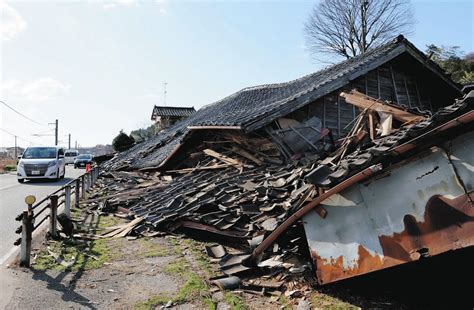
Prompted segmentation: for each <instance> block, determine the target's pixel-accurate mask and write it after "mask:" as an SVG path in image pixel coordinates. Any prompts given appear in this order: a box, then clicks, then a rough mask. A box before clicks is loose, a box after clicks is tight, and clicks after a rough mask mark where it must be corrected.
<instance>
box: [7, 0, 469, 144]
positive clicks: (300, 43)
mask: <svg viewBox="0 0 474 310" xmlns="http://www.w3.org/2000/svg"><path fill="white" fill-rule="evenodd" d="M0 1H2V0H0ZM316 2H317V1H258V2H257V1H172V0H170V1H166V0H158V1H152V0H150V1H140V0H115V1H98V0H84V1H49V2H48V1H8V2H6V3H5V2H3V3H2V2H0V3H2V4H1V5H2V41H1V43H0V44H1V85H0V86H1V90H2V92H1V93H0V99H1V100H4V101H5V102H7V103H8V104H10V105H11V106H13V107H15V108H17V109H18V110H20V111H21V112H23V113H25V114H27V115H28V116H30V117H32V118H34V119H35V120H37V121H38V122H40V123H45V124H46V123H49V122H53V121H54V119H56V118H58V119H59V122H60V126H59V130H60V140H62V141H64V142H67V139H66V135H67V134H68V133H71V134H72V141H73V143H74V141H76V140H77V141H78V143H79V144H80V145H83V146H89V145H95V144H98V143H102V144H106V143H110V142H111V141H112V138H113V137H114V136H115V135H116V134H117V133H118V131H119V130H120V129H124V130H125V131H127V132H129V131H130V130H132V129H136V128H138V127H143V126H147V125H150V124H151V121H150V115H151V111H152V107H153V105H154V104H162V103H163V83H164V82H167V83H168V87H167V88H168V96H167V104H168V105H176V106H194V107H196V108H199V107H201V106H203V105H205V104H208V103H212V102H214V101H216V100H219V99H221V98H222V97H225V96H227V95H229V94H231V93H233V92H235V91H238V90H239V89H241V88H243V87H246V86H252V85H258V84H266V83H274V82H283V81H287V80H291V79H295V78H298V77H300V76H302V75H305V74H308V73H311V72H314V71H316V70H318V69H321V68H322V67H324V66H325V65H324V64H322V63H317V62H315V61H314V60H312V58H311V57H310V56H309V55H308V53H307V51H306V50H305V48H304V34H303V23H304V21H305V20H306V18H307V15H308V14H309V12H310V10H311V8H312V6H313V5H314V4H315V3H316ZM413 7H414V13H415V18H416V20H417V23H416V25H415V29H414V34H413V35H411V36H409V39H410V40H411V41H412V42H413V43H414V44H415V45H416V46H418V47H419V48H421V49H424V48H425V46H426V45H427V44H430V43H434V44H437V45H458V46H460V47H461V49H462V50H464V51H465V52H472V51H474V47H473V41H474V5H473V1H468V0H466V1H428V0H426V1H421V0H420V1H413ZM0 128H3V129H6V130H8V131H9V132H12V133H14V134H17V135H19V136H20V137H22V138H23V140H19V142H20V145H23V146H26V145H28V144H29V142H34V143H37V144H48V143H52V142H53V141H54V139H53V137H51V136H43V137H37V136H33V134H50V133H51V132H50V128H49V127H48V126H47V125H46V126H40V125H37V124H34V123H32V122H29V121H27V120H25V119H23V118H21V117H20V116H18V115H15V114H14V113H13V112H12V111H10V110H8V109H6V108H5V107H4V106H2V108H1V119H0ZM25 140H28V141H29V142H26V141H25ZM12 144H13V138H12V137H10V136H9V135H8V134H5V133H4V132H0V145H1V146H4V145H12Z"/></svg>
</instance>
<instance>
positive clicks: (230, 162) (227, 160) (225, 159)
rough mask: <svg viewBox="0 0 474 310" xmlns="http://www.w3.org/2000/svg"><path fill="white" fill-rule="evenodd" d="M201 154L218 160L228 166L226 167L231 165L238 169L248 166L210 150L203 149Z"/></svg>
mask: <svg viewBox="0 0 474 310" xmlns="http://www.w3.org/2000/svg"><path fill="white" fill-rule="evenodd" d="M203 152H204V154H206V155H208V156H211V157H214V158H217V159H218V160H220V161H222V162H223V163H225V164H228V165H233V166H236V167H239V168H240V167H249V166H248V165H245V164H244V163H243V162H241V161H240V160H237V159H234V158H230V157H227V156H225V155H223V154H221V153H218V152H216V151H213V150H211V149H205V150H204V151H203Z"/></svg>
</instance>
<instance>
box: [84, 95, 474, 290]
mask: <svg viewBox="0 0 474 310" xmlns="http://www.w3.org/2000/svg"><path fill="white" fill-rule="evenodd" d="M341 96H342V97H345V99H346V101H347V102H349V103H351V104H354V105H356V106H358V107H359V108H360V113H359V115H358V116H357V117H356V118H355V120H354V121H353V123H352V124H351V126H352V129H351V130H350V132H349V134H348V135H347V136H346V137H344V138H342V139H341V140H339V141H338V142H337V143H336V148H335V149H334V150H332V149H328V148H324V149H321V151H320V152H318V153H313V154H308V153H305V154H299V155H297V156H293V157H292V158H290V160H286V159H285V157H284V156H283V154H282V152H281V150H280V147H279V143H278V141H276V140H275V139H274V137H269V138H265V137H261V136H252V135H243V134H242V133H235V132H232V131H216V132H215V133H214V134H213V135H211V136H207V138H208V140H204V141H201V143H199V144H198V145H197V146H196V147H194V148H193V149H192V152H187V153H186V154H185V156H183V155H181V159H180V161H179V163H178V164H177V165H176V166H175V167H174V168H173V169H168V170H165V171H152V170H148V171H133V172H130V171H103V172H102V174H101V179H100V180H99V184H98V185H97V187H96V189H95V192H94V194H93V195H91V196H90V197H89V200H90V201H96V202H97V203H98V206H99V209H100V210H101V211H103V212H114V213H116V214H117V215H118V216H122V217H128V218H130V219H132V220H133V225H131V226H128V229H127V231H126V234H131V235H135V236H153V235H156V234H157V232H185V233H187V234H188V235H190V236H192V237H198V236H199V237H205V238H210V239H211V240H214V241H217V242H218V243H219V244H223V245H226V246H231V247H234V248H238V249H239V252H235V251H234V252H233V253H228V252H227V250H226V248H224V247H223V246H222V245H216V246H213V247H208V248H207V249H206V251H207V253H208V254H209V256H210V257H211V259H212V260H214V261H216V262H218V263H219V265H220V269H221V271H222V272H223V273H224V274H225V275H227V276H228V277H225V278H221V279H214V283H215V284H216V285H217V286H219V287H221V288H234V287H238V286H239V285H241V281H242V279H244V281H245V285H247V286H248V285H250V286H252V285H253V286H257V287H260V288H262V287H264V288H266V289H271V290H272V289H273V290H277V289H278V288H279V287H281V285H282V283H283V282H281V281H284V280H285V279H292V276H293V275H301V274H302V273H304V272H305V271H308V270H311V269H312V268H314V267H313V266H312V263H311V261H310V259H309V254H308V249H307V243H306V238H305V235H304V229H303V226H302V224H301V220H300V218H297V217H296V215H295V214H296V213H297V211H299V210H301V209H302V208H304V207H305V206H308V205H310V204H311V203H312V202H313V201H315V199H316V198H317V197H320V196H321V195H323V194H324V193H325V192H327V191H329V190H330V189H332V188H334V187H335V186H337V185H338V184H340V183H341V182H343V181H344V180H347V179H349V178H351V177H352V176H354V175H356V174H357V173H359V172H361V171H363V169H366V168H367V167H369V166H372V165H375V164H380V163H381V164H383V165H384V166H385V167H386V166H388V165H392V164H394V163H397V162H399V161H401V160H402V159H404V158H406V157H407V156H408V155H407V154H413V153H414V152H416V151H419V150H420V149H426V148H427V147H430V146H431V145H434V144H435V143H436V142H437V141H438V140H439V138H440V137H439V136H438V135H437V132H438V130H439V126H440V125H442V124H448V123H449V121H452V120H454V119H455V118H456V117H458V116H459V115H461V114H463V113H466V112H467V111H471V110H472V107H473V104H472V100H460V101H458V102H456V103H455V104H453V105H451V106H447V107H444V108H442V109H440V110H439V111H438V112H437V113H435V114H434V115H432V116H430V115H427V114H423V113H419V111H411V110H408V109H404V108H402V107H400V106H394V105H390V104H387V103H385V102H382V101H380V100H375V99H372V98H369V97H367V96H364V95H362V94H360V93H357V92H355V91H353V92H351V93H349V94H344V93H342V94H341ZM443 126H445V125H443ZM446 126H447V125H446ZM471 127H472V124H471ZM468 129H469V128H468ZM414 140H417V141H416V143H415V142H413V141H414ZM314 210H315V211H316V212H317V213H318V214H319V216H320V217H321V218H324V217H325V216H326V213H327V211H326V210H325V209H324V208H316V209H314ZM292 216H294V218H293V219H292ZM290 220H291V221H290ZM286 221H290V224H291V225H289V226H288V228H287V229H285V231H284V232H283V233H281V234H280V233H279V232H276V230H277V228H278V227H280V226H281V225H282V224H283V223H285V222H286ZM121 233H122V235H124V233H123V230H122V231H121ZM272 233H273V234H272ZM269 235H272V237H273V238H272V241H271V246H268V247H265V249H264V250H265V251H264V253H261V255H259V256H256V255H255V252H254V251H255V249H256V248H257V247H258V246H259V245H260V244H261V243H262V242H263V241H264V240H265V239H266V238H267V237H268V236H269ZM252 254H254V255H252ZM256 267H257V268H256ZM312 274H314V270H313V272H312ZM236 276H238V277H236ZM256 276H263V278H261V279H259V280H256V279H253V280H252V278H255V277H256ZM270 279H272V280H270Z"/></svg>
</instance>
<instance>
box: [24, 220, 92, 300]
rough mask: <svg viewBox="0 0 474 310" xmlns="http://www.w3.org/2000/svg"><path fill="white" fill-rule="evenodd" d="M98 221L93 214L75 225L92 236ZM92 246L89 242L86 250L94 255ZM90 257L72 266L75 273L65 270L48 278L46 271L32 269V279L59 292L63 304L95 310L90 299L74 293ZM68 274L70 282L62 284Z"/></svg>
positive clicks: (85, 257) (87, 256)
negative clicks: (74, 304) (78, 305)
mask: <svg viewBox="0 0 474 310" xmlns="http://www.w3.org/2000/svg"><path fill="white" fill-rule="evenodd" d="M99 221H100V217H99V216H98V215H96V214H95V213H90V214H87V215H86V216H85V217H84V218H83V219H82V220H80V221H77V222H76V223H77V224H78V226H80V227H81V230H86V231H87V232H90V233H93V234H94V233H96V230H97V228H98V226H99ZM94 246H95V241H94V240H91V241H89V243H88V248H89V252H90V253H94ZM90 257H91V256H90V255H84V259H83V260H82V261H81V264H80V265H79V266H77V265H76V266H74V269H75V271H71V270H70V269H67V270H65V271H62V272H61V273H60V274H58V275H57V276H56V277H52V276H50V275H49V274H48V273H47V271H40V270H34V269H32V270H31V271H32V272H33V276H32V279H33V280H36V281H45V282H47V288H48V289H50V290H55V291H58V292H60V293H61V298H62V300H63V301H65V302H75V303H78V304H80V305H81V306H83V307H86V308H88V309H97V308H96V307H94V305H93V302H92V301H91V300H90V299H88V298H87V297H85V296H83V295H81V294H79V293H77V292H76V291H75V290H76V285H77V281H79V279H80V278H81V277H82V275H83V274H84V271H85V266H86V264H87V262H88V261H89V260H90V259H91V258H90ZM69 274H72V278H71V280H69V283H63V280H64V279H65V278H66V276H68V275H69Z"/></svg>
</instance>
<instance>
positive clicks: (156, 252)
mask: <svg viewBox="0 0 474 310" xmlns="http://www.w3.org/2000/svg"><path fill="white" fill-rule="evenodd" d="M138 242H139V243H140V245H141V246H142V248H143V251H141V252H140V254H139V255H140V257H164V256H169V255H171V253H170V251H169V250H168V249H167V248H165V247H163V246H162V245H159V244H157V243H156V242H153V241H151V239H149V238H140V239H138Z"/></svg>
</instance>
